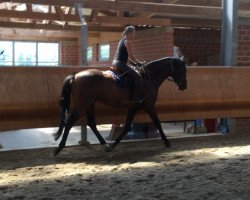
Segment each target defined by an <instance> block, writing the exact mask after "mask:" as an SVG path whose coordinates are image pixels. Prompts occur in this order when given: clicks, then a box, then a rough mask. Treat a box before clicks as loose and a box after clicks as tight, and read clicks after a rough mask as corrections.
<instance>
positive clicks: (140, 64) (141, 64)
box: [137, 61, 145, 67]
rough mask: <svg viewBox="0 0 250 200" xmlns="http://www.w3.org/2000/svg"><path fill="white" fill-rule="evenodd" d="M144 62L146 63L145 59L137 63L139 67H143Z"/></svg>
mask: <svg viewBox="0 0 250 200" xmlns="http://www.w3.org/2000/svg"><path fill="white" fill-rule="evenodd" d="M144 64H145V61H142V62H138V63H137V65H138V66H139V67H142V66H143V65H144Z"/></svg>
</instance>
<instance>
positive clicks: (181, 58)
mask: <svg viewBox="0 0 250 200" xmlns="http://www.w3.org/2000/svg"><path fill="white" fill-rule="evenodd" d="M180 60H181V61H182V62H184V63H185V64H186V62H187V59H186V58H185V57H184V56H182V57H180Z"/></svg>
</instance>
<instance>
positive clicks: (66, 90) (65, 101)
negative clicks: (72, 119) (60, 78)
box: [54, 74, 75, 140]
mask: <svg viewBox="0 0 250 200" xmlns="http://www.w3.org/2000/svg"><path fill="white" fill-rule="evenodd" d="M74 80H75V74H73V75H69V76H67V77H66V78H65V79H64V82H63V86H62V92H61V97H60V103H59V105H60V108H61V111H60V112H61V113H60V125H59V128H58V131H57V133H55V134H54V139H55V140H57V139H58V138H59V137H60V136H61V134H62V132H63V129H64V127H65V125H66V124H67V121H68V113H69V109H70V100H71V84H72V83H73V81H74Z"/></svg>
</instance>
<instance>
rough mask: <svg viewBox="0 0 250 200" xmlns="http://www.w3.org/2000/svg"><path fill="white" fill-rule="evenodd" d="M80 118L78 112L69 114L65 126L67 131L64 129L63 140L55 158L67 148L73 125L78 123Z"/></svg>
mask: <svg viewBox="0 0 250 200" xmlns="http://www.w3.org/2000/svg"><path fill="white" fill-rule="evenodd" d="M79 117H80V115H79V113H78V112H77V111H73V112H71V113H70V114H69V117H68V120H67V122H66V124H65V129H64V133H63V137H62V140H61V142H60V144H59V146H58V147H57V148H56V149H55V151H54V156H56V155H57V154H59V152H60V151H61V150H62V149H63V148H64V147H65V144H66V141H67V138H68V135H69V131H70V129H71V128H72V127H73V125H74V124H75V123H76V121H77V120H78V119H79Z"/></svg>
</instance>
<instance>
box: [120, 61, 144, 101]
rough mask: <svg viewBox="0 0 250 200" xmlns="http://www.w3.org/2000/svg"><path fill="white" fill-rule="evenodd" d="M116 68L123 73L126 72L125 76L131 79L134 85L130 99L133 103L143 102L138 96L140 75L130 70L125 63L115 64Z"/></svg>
mask: <svg viewBox="0 0 250 200" xmlns="http://www.w3.org/2000/svg"><path fill="white" fill-rule="evenodd" d="M116 66H117V67H118V68H119V69H121V70H122V71H123V72H127V74H128V75H129V76H130V77H132V78H133V80H134V84H133V92H132V98H133V100H134V101H135V102H142V101H143V100H142V99H141V95H140V93H141V92H140V91H141V82H142V78H141V76H140V74H138V73H137V72H136V71H135V70H134V69H132V68H130V67H129V66H128V65H126V64H125V63H122V62H117V63H116Z"/></svg>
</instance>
